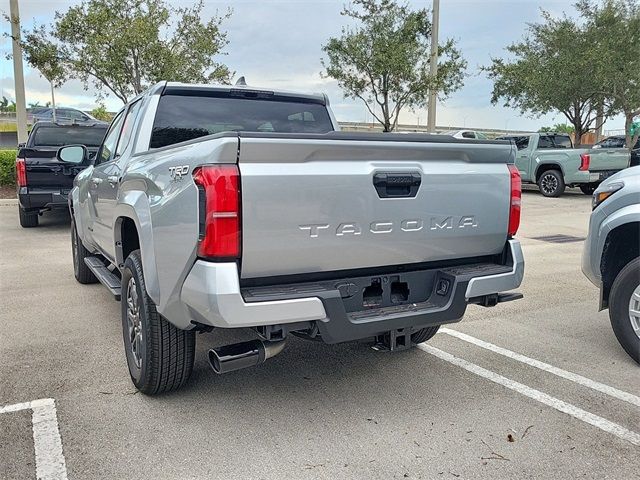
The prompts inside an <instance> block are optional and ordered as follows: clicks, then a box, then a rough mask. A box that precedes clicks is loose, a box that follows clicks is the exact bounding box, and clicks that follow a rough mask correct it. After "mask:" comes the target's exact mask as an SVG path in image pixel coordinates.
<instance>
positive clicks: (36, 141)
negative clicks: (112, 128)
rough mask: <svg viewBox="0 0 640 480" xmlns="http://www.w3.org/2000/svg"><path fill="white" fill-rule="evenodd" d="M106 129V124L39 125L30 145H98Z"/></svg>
mask: <svg viewBox="0 0 640 480" xmlns="http://www.w3.org/2000/svg"><path fill="white" fill-rule="evenodd" d="M106 131H107V126H106V125H105V126H102V125H100V126H94V127H78V126H56V127H54V126H51V127H38V128H37V129H36V131H35V132H34V134H33V138H32V139H31V144H30V146H32V147H62V146H64V145H85V146H87V147H98V146H100V144H101V143H102V139H103V138H104V134H105V133H106Z"/></svg>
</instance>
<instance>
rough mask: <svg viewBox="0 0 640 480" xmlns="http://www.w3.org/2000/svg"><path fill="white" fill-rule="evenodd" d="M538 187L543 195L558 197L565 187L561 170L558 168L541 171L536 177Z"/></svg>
mask: <svg viewBox="0 0 640 480" xmlns="http://www.w3.org/2000/svg"><path fill="white" fill-rule="evenodd" d="M538 188H539V189H540V193H542V195H544V196H545V197H559V196H560V195H562V194H563V193H564V189H565V188H566V185H565V184H564V178H562V172H561V171H560V170H547V171H546V172H542V174H541V175H540V178H539V179H538Z"/></svg>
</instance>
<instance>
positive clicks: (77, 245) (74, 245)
mask: <svg viewBox="0 0 640 480" xmlns="http://www.w3.org/2000/svg"><path fill="white" fill-rule="evenodd" d="M71 256H72V257H73V276H74V277H76V280H77V281H78V282H79V283H83V284H85V285H87V284H90V283H97V282H98V279H97V278H96V276H95V275H94V274H93V272H92V271H91V270H89V267H88V266H87V264H86V263H84V259H85V258H87V257H90V256H91V252H89V250H87V249H86V248H84V245H83V244H82V240H80V237H79V236H78V230H77V229H76V222H75V221H74V219H73V215H71Z"/></svg>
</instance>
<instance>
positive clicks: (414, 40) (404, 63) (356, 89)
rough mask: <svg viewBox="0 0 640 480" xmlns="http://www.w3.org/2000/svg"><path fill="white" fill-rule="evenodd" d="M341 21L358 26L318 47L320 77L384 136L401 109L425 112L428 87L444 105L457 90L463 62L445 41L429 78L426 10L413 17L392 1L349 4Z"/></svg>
mask: <svg viewBox="0 0 640 480" xmlns="http://www.w3.org/2000/svg"><path fill="white" fill-rule="evenodd" d="M342 15H343V16H347V17H350V18H352V19H354V20H356V21H357V23H358V25H357V26H356V27H343V29H342V35H341V36H340V37H339V38H330V39H329V41H328V42H327V44H326V45H324V46H323V47H322V50H323V52H324V53H325V54H326V57H327V58H326V59H322V66H323V67H324V69H325V71H324V72H323V75H325V76H327V77H331V78H334V79H336V80H337V81H338V84H339V85H340V87H341V88H342V89H343V90H344V94H345V96H346V97H349V98H354V99H355V98H359V99H361V100H362V101H363V102H364V103H365V105H366V107H367V109H368V110H369V112H370V113H371V115H373V117H374V118H375V119H376V120H377V121H378V122H379V123H380V124H382V126H383V128H384V131H385V132H388V131H392V130H393V129H394V128H395V127H396V126H397V124H398V118H399V116H400V112H401V111H402V109H403V108H405V107H406V108H409V109H416V108H422V107H425V106H426V105H427V103H428V99H429V89H430V88H431V87H433V88H435V89H436V90H437V91H438V97H439V98H440V99H445V98H447V97H448V96H449V95H450V94H451V93H452V92H455V91H456V90H458V89H459V88H460V87H461V86H462V83H463V78H464V72H465V69H466V66H467V62H466V61H465V60H464V59H463V58H462V55H461V53H460V51H459V50H458V49H457V48H456V44H455V42H454V41H453V40H451V39H449V40H446V41H445V42H444V43H443V44H441V45H439V47H438V48H439V57H438V75H437V77H436V78H435V79H434V78H432V77H431V76H430V74H429V58H430V55H429V54H430V43H431V42H430V36H431V22H430V21H429V15H428V12H427V10H426V9H421V10H415V11H414V10H411V9H410V8H409V7H408V6H407V5H406V4H402V5H400V4H397V3H396V2H394V1H393V0H354V1H353V6H350V7H344V9H343V11H342ZM378 110H379V111H378Z"/></svg>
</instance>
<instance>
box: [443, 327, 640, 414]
mask: <svg viewBox="0 0 640 480" xmlns="http://www.w3.org/2000/svg"><path fill="white" fill-rule="evenodd" d="M440 331H441V332H442V333H446V334H447V335H451V336H452V337H456V338H458V339H460V340H464V341H465V342H468V343H472V344H473V345H476V346H478V347H481V348H484V349H486V350H490V351H492V352H494V353H497V354H500V355H503V356H505V357H508V358H511V359H513V360H516V361H518V362H522V363H525V364H527V365H530V366H532V367H535V368H539V369H540V370H544V371H545V372H548V373H552V374H553V375H557V376H558V377H562V378H564V379H566V380H570V381H572V382H574V383H577V384H579V385H582V386H584V387H587V388H590V389H592V390H596V391H598V392H600V393H604V394H605V395H609V396H610V397H613V398H617V399H618V400H622V401H623V402H627V403H630V404H631V405H635V406H636V407H640V397H638V396H636V395H633V394H631V393H628V392H624V391H622V390H618V389H617V388H614V387H611V386H609V385H605V384H604V383H600V382H596V381H595V380H591V379H590V378H586V377H583V376H582V375H578V374H576V373H573V372H569V371H567V370H563V369H562V368H558V367H554V366H553V365H549V364H548V363H545V362H541V361H540V360H536V359H535V358H531V357H527V356H526V355H521V354H520V353H516V352H512V351H511V350H508V349H506V348H503V347H499V346H497V345H494V344H493V343H489V342H485V341H484V340H480V339H479V338H475V337H472V336H471V335H467V334H466V333H462V332H459V331H457V330H451V329H450V328H442V329H440Z"/></svg>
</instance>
